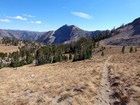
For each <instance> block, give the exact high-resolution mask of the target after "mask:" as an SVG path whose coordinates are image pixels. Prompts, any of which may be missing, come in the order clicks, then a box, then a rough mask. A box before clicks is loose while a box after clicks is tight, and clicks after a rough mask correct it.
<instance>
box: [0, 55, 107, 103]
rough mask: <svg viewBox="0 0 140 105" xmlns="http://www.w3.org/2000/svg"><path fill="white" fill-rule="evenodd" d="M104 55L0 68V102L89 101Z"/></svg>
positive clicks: (95, 87)
mask: <svg viewBox="0 0 140 105" xmlns="http://www.w3.org/2000/svg"><path fill="white" fill-rule="evenodd" d="M105 59H106V58H105V57H103V58H100V57H96V60H86V61H80V62H74V63H72V62H66V63H56V64H46V65H42V66H37V67H35V66H32V65H28V66H23V67H19V68H17V70H14V69H13V68H3V69H1V70H0V103H2V105H38V104H39V105H56V104H57V105H69V103H71V104H72V105H93V103H94V96H95V95H96V91H97V90H96V89H97V87H98V85H99V82H100V78H101V70H102V66H103V63H104V60H105Z"/></svg>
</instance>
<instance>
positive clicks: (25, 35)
mask: <svg viewBox="0 0 140 105" xmlns="http://www.w3.org/2000/svg"><path fill="white" fill-rule="evenodd" d="M42 34H43V32H35V31H20V30H5V29H0V38H2V37H10V38H16V39H20V40H37V39H38V38H40V37H41V35H42Z"/></svg>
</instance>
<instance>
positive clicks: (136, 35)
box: [101, 18, 140, 46]
mask: <svg viewBox="0 0 140 105" xmlns="http://www.w3.org/2000/svg"><path fill="white" fill-rule="evenodd" d="M101 43H102V44H106V45H121V46H133V45H134V46H139V45H140V18H137V19H135V20H134V21H133V22H131V23H129V24H126V25H124V26H123V27H119V28H117V29H116V31H115V32H114V33H112V37H110V38H107V39H104V40H102V41H101Z"/></svg>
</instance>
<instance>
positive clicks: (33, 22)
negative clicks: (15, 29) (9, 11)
mask: <svg viewBox="0 0 140 105" xmlns="http://www.w3.org/2000/svg"><path fill="white" fill-rule="evenodd" d="M30 23H32V24H42V22H41V21H31V22H30Z"/></svg>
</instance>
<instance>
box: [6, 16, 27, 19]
mask: <svg viewBox="0 0 140 105" xmlns="http://www.w3.org/2000/svg"><path fill="white" fill-rule="evenodd" d="M7 17H8V18H13V19H18V20H27V18H24V17H22V16H15V17H12V16H7Z"/></svg>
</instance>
